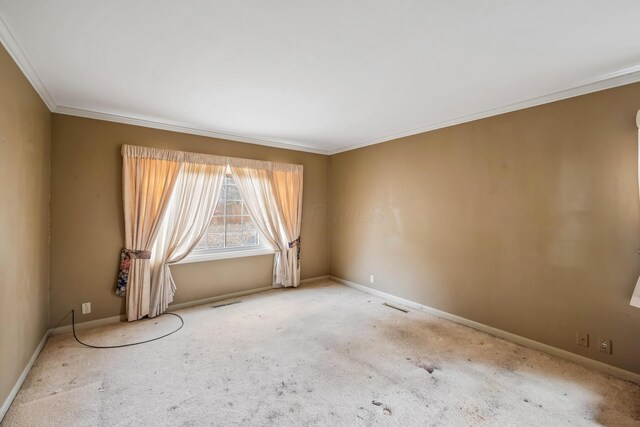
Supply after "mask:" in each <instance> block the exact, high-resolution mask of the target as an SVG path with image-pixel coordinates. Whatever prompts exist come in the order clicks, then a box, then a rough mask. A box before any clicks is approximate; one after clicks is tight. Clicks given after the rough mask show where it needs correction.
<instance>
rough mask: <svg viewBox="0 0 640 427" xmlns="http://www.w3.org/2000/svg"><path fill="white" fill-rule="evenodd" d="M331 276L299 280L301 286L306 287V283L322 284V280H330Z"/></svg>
mask: <svg viewBox="0 0 640 427" xmlns="http://www.w3.org/2000/svg"><path fill="white" fill-rule="evenodd" d="M330 279H331V276H329V275H328V274H327V275H326V276H318V277H310V278H308V279H303V280H300V284H301V285H306V284H308V283H315V282H322V281H323V280H330Z"/></svg>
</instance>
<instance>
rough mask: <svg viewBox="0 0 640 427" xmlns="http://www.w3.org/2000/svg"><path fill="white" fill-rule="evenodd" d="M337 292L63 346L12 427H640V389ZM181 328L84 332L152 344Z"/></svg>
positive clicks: (157, 323) (275, 298)
mask: <svg viewBox="0 0 640 427" xmlns="http://www.w3.org/2000/svg"><path fill="white" fill-rule="evenodd" d="M382 302H383V300H381V299H379V298H375V297H372V296H370V295H367V294H364V293H362V292H359V291H357V290H354V289H351V288H347V287H345V286H342V285H339V284H336V283H332V282H327V283H322V284H315V285H305V286H303V287H300V288H298V289H289V290H273V291H268V292H264V293H261V294H256V295H252V296H249V297H244V298H242V303H240V304H235V305H229V306H226V307H219V308H215V309H212V308H211V306H210V305H203V306H199V307H194V308H190V309H185V310H181V311H179V313H180V315H182V316H183V318H184V320H185V326H184V328H183V329H182V330H181V331H179V332H178V333H176V334H174V335H172V336H170V337H168V338H164V339H162V340H160V341H156V342H152V343H149V344H144V345H141V346H135V347H128V348H123V349H114V350H95V349H88V348H85V347H82V346H80V345H79V344H77V343H76V342H75V341H74V339H73V337H72V336H71V335H69V334H67V335H58V336H53V337H51V338H50V339H49V341H48V342H47V344H46V346H45V348H44V350H43V351H42V353H41V354H40V356H39V357H38V360H37V361H36V364H35V366H34V367H33V369H32V371H31V373H30V374H29V376H28V378H27V380H26V382H25V383H24V385H23V387H22V389H21V390H20V392H19V393H18V396H17V398H16V399H15V401H14V403H13V405H12V406H11V408H10V410H9V412H8V413H7V415H6V416H5V419H4V422H3V426H4V425H6V426H48V425H55V426H62V425H64V426H76V425H79V426H120V425H124V426H150V425H154V426H160V425H171V426H176V425H181V426H200V425H239V424H245V425H325V426H351V425H402V426H409V425H420V426H424V425H450V426H471V425H477V424H483V425H500V426H505V425H510V426H513V425H526V426H531V425H539V426H552V425H553V426H556V425H597V424H604V425H615V426H625V425H629V426H631V425H635V426H637V425H640V386H638V385H635V384H632V383H629V382H625V381H622V380H618V379H615V378H612V377H609V376H606V375H603V374H600V373H598V372H594V371H590V370H588V369H586V368H583V367H581V366H578V365H576V364H573V363H570V362H567V361H564V360H561V359H558V358H556V357H553V356H549V355H547V354H544V353H540V352H538V351H534V350H530V349H527V348H524V347H521V346H519V345H516V344H513V343H511V342H508V341H505V340H502V339H499V338H496V337H493V336H490V335H487V334H484V333H481V332H478V331H476V330H473V329H470V328H467V327H465V326H461V325H457V324H454V323H451V322H449V321H446V320H442V319H438V318H435V317H433V316H429V315H427V314H425V313H421V312H416V311H409V313H402V312H400V311H397V310H394V309H392V308H389V307H386V306H384V305H382ZM177 324H179V320H178V319H177V318H175V317H173V316H162V317H160V318H157V319H152V320H147V321H142V322H138V323H134V324H117V325H110V326H106V327H100V328H95V329H92V330H84V331H81V332H80V335H81V338H83V339H84V340H86V341H88V342H92V343H96V344H102V345H105V344H116V343H122V342H127V341H135V340H140V339H147V338H149V337H152V336H154V335H160V334H162V333H164V332H166V331H169V330H171V329H172V328H174V327H175V326H177Z"/></svg>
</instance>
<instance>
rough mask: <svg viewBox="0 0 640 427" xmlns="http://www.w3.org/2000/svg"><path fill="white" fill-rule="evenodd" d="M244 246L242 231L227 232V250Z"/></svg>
mask: <svg viewBox="0 0 640 427" xmlns="http://www.w3.org/2000/svg"><path fill="white" fill-rule="evenodd" d="M238 246H242V231H227V246H226V247H227V248H235V247H238Z"/></svg>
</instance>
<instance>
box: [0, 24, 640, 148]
mask: <svg viewBox="0 0 640 427" xmlns="http://www.w3.org/2000/svg"><path fill="white" fill-rule="evenodd" d="M0 42H1V43H2V45H3V46H4V47H5V48H6V50H7V51H8V52H9V55H11V57H12V58H13V60H14V61H15V62H16V64H17V65H18V67H19V68H20V70H21V71H22V72H23V73H24V75H25V77H26V78H27V79H28V80H29V82H30V83H31V85H32V86H33V87H34V89H35V90H36V92H37V93H38V94H39V95H40V97H41V98H42V100H43V101H44V103H45V104H46V105H47V107H48V108H49V110H50V111H51V112H54V113H58V114H66V115H71V116H78V117H85V118H90V119H96V120H105V121H109V122H116V123H124V124H130V125H134V126H142V127H147V128H153V129H161V130H168V131H172V132H180V133H186V134H191V135H199V136H206V137H210V138H218V139H226V140H229V141H236V142H244V143H249V144H257V145H264V146H268V147H275V148H282V149H286V150H295V151H304V152H309V153H316V154H324V155H328V156H331V155H334V154H338V153H343V152H345V151H351V150H355V149H358V148H363V147H367V146H369V145H375V144H380V143H383V142H387V141H391V140H394V139H399V138H404V137H407V136H412V135H417V134H420V133H424V132H429V131H432V130H437V129H442V128H446V127H449V126H454V125H458V124H462V123H467V122H471V121H474V120H480V119H484V118H487V117H492V116H497V115H500V114H505V113H510V112H513V111H517V110H522V109H525V108H530V107H535V106H537V105H542V104H548V103H551V102H555V101H560V100H563V99H567V98H573V97H576V96H580V95H586V94H588V93H593V92H598V91H601V90H605V89H611V88H614V87H618V86H624V85H627V84H631V83H636V82H640V65H637V66H634V67H629V68H624V69H621V70H618V71H615V72H612V73H608V74H605V75H602V76H599V77H596V78H594V79H591V80H589V81H586V82H583V83H582V84H580V85H577V86H575V87H573V88H569V89H566V90H562V91H558V92H553V93H550V94H547V95H543V96H539V97H535V98H531V99H527V100H524V101H520V102H516V103H513V104H508V105H504V106H500V107H495V108H490V109H487V110H483V111H480V112H477V113H473V114H468V115H464V116H461V117H457V118H453V119H450V120H444V121H441V122H437V123H431V124H427V125H424V126H420V127H417V128H413V129H409V130H406V131H401V132H395V133H392V134H389V135H386V136H382V137H379V138H373V139H369V140H367V141H363V142H361V143H356V144H351V145H346V146H343V147H341V148H338V149H335V150H326V149H322V148H316V147H310V146H305V145H300V144H298V143H296V142H293V141H288V140H277V139H263V138H255V137H247V136H243V135H236V134H231V133H225V132H218V131H215V130H207V129H200V128H197V127H193V126H191V125H189V124H188V123H179V122H167V121H157V120H151V119H148V118H141V117H135V116H124V115H118V114H112V113H106V112H100V111H92V110H86V109H81V108H74V107H66V106H62V105H57V104H56V102H55V100H54V99H53V97H52V96H51V94H50V93H49V91H48V90H47V88H46V86H45V85H44V83H43V82H42V80H41V79H40V78H39V77H38V74H37V73H36V72H35V69H34V68H33V66H32V65H31V63H30V61H29V59H28V58H27V56H26V55H25V53H24V51H23V50H22V48H21V47H20V45H19V44H18V42H17V41H16V39H15V37H13V34H12V33H11V31H10V29H9V27H8V25H7V24H6V22H5V20H4V19H3V17H2V15H1V14H0Z"/></svg>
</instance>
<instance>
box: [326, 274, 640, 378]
mask: <svg viewBox="0 0 640 427" xmlns="http://www.w3.org/2000/svg"><path fill="white" fill-rule="evenodd" d="M330 279H331V280H334V281H336V282H338V283H342V284H343V285H346V286H349V287H351V288H354V289H358V290H359V291H362V292H365V293H367V294H370V295H374V296H377V297H380V298H383V299H386V300H389V301H393V302H395V303H397V304H401V305H404V306H406V307H409V308H413V309H415V310H420V311H424V312H425V313H429V314H431V315H434V316H436V317H440V318H443V319H446V320H450V321H452V322H455V323H459V324H461V325H465V326H468V327H470V328H473V329H477V330H478V331H481V332H486V333H488V334H491V335H495V336H497V337H500V338H504V339H506V340H509V341H511V342H515V343H517V344H520V345H522V346H525V347H529V348H532V349H534V350H538V351H542V352H544V353H548V354H551V355H554V356H558V357H560V358H562V359H565V360H569V361H571V362H574V363H577V364H579V365H582V366H585V367H587V368H590V369H594V370H596V371H599V372H603V373H605V374H609V375H611V376H614V377H617V378H621V379H623V380H626V381H631V382H634V383H636V384H640V374H637V373H635V372H631V371H627V370H624V369H621V368H618V367H615V366H611V365H607V364H606V363H603V362H600V361H597V360H593V359H589V358H588V357H584V356H580V355H579V354H575V353H571V352H570V351H566V350H562V349H560V348H557V347H553V346H550V345H548V344H543V343H541V342H538V341H534V340H532V339H529V338H525V337H522V336H520V335H516V334H512V333H511V332H506V331H503V330H502V329H497V328H494V327H491V326H487V325H484V324H482V323H478V322H474V321H473V320H469V319H465V318H464V317H460V316H456V315H455V314H451V313H447V312H446V311H441V310H438V309H436V308H433V307H429V306H427V305H423V304H419V303H417V302H414V301H411V300H407V299H404V298H400V297H397V296H395V295H391V294H388V293H386V292H382V291H379V290H377V289H373V288H370V287H368V286H364V285H360V284H358V283H354V282H350V281H348V280H345V279H341V278H339V277H334V276H331V277H330Z"/></svg>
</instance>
